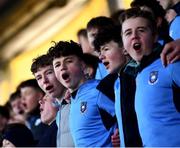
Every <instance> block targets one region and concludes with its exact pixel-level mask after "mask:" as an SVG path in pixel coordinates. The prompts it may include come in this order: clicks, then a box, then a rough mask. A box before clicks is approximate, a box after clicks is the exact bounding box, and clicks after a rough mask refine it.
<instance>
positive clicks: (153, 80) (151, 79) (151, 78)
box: [148, 71, 158, 85]
mask: <svg viewBox="0 0 180 148" xmlns="http://www.w3.org/2000/svg"><path fill="white" fill-rule="evenodd" d="M157 81H158V71H152V72H151V73H150V76H149V81H148V82H149V84H150V85H153V84H155V83H157Z"/></svg>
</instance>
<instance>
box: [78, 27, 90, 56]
mask: <svg viewBox="0 0 180 148" xmlns="http://www.w3.org/2000/svg"><path fill="white" fill-rule="evenodd" d="M77 37H78V42H79V44H80V45H81V47H82V50H83V53H90V54H91V53H93V48H91V47H90V44H89V41H88V37H87V31H86V29H80V30H79V31H78V33H77Z"/></svg>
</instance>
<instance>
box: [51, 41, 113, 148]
mask: <svg viewBox="0 0 180 148" xmlns="http://www.w3.org/2000/svg"><path fill="white" fill-rule="evenodd" d="M49 54H50V55H51V56H52V58H53V67H54V71H55V74H56V77H57V79H58V80H59V81H60V82H61V83H62V84H63V85H64V86H65V87H66V88H67V89H68V90H69V91H70V92H71V109H70V118H69V119H70V130H71V133H72V136H73V140H74V142H75V146H78V147H79V146H82V147H101V146H103V147H105V146H112V143H111V135H112V134H113V132H114V129H115V128H116V120H115V110H114V101H113V100H111V99H110V98H108V97H106V96H105V95H104V94H103V93H101V92H100V91H99V90H98V89H96V86H97V85H98V84H99V81H98V80H87V79H86V65H85V63H84V61H83V53H82V49H81V47H80V46H79V45H78V44H77V43H75V42H73V41H70V42H63V41H60V42H58V43H57V44H56V45H55V46H54V47H51V48H50V50H49Z"/></svg>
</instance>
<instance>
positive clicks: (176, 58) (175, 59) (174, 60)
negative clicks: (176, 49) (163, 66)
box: [170, 55, 180, 63]
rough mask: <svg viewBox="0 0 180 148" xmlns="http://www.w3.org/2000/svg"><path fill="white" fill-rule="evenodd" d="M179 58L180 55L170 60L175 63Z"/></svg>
mask: <svg viewBox="0 0 180 148" xmlns="http://www.w3.org/2000/svg"><path fill="white" fill-rule="evenodd" d="M179 59H180V55H178V56H176V57H174V58H173V59H172V60H171V61H170V63H174V62H176V61H177V60H179Z"/></svg>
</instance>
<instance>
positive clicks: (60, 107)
mask: <svg viewBox="0 0 180 148" xmlns="http://www.w3.org/2000/svg"><path fill="white" fill-rule="evenodd" d="M31 72H32V73H33V74H34V76H35V78H36V80H37V82H38V85H39V86H40V87H41V89H42V90H43V91H44V92H45V93H46V95H47V96H48V97H44V98H43V99H42V100H40V101H39V103H40V107H41V108H40V109H42V111H41V116H42V118H43V119H44V120H45V118H47V117H48V116H49V118H50V119H51V121H50V123H51V127H52V130H51V129H50V130H51V131H52V132H53V131H55V130H56V129H57V127H58V132H57V130H56V133H55V134H56V135H57V139H53V138H56V135H55V136H54V135H53V134H54V133H52V132H51V131H50V130H49V133H48V134H50V132H51V134H52V136H51V140H49V142H51V143H48V140H44V141H43V140H41V143H40V144H39V145H38V146H41V147H42V146H45V145H44V144H46V146H48V147H54V146H57V147H73V146H74V143H73V140H72V136H71V134H70V130H69V109H70V104H69V103H67V102H66V101H65V100H64V97H65V91H66V89H65V87H64V86H63V85H62V84H61V83H60V82H59V81H58V80H57V78H56V76H55V73H54V69H53V65H52V59H51V57H50V56H49V55H48V54H45V55H41V56H39V57H37V58H36V59H34V60H33V63H32V66H31ZM45 104H46V106H45ZM47 105H48V106H47ZM43 107H44V108H45V109H43ZM47 107H51V108H49V109H51V110H52V109H53V111H50V112H46V111H47V109H48V108H47ZM44 112H46V113H47V114H48V115H44ZM53 112H56V113H57V114H55V113H53ZM55 118H56V119H55ZM46 120H47V119H46ZM55 124H57V126H56V125H55ZM47 136H49V135H47ZM53 136H54V137H53ZM45 138H46V137H45ZM45 138H44V139H45ZM54 140H55V141H56V143H54Z"/></svg>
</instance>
